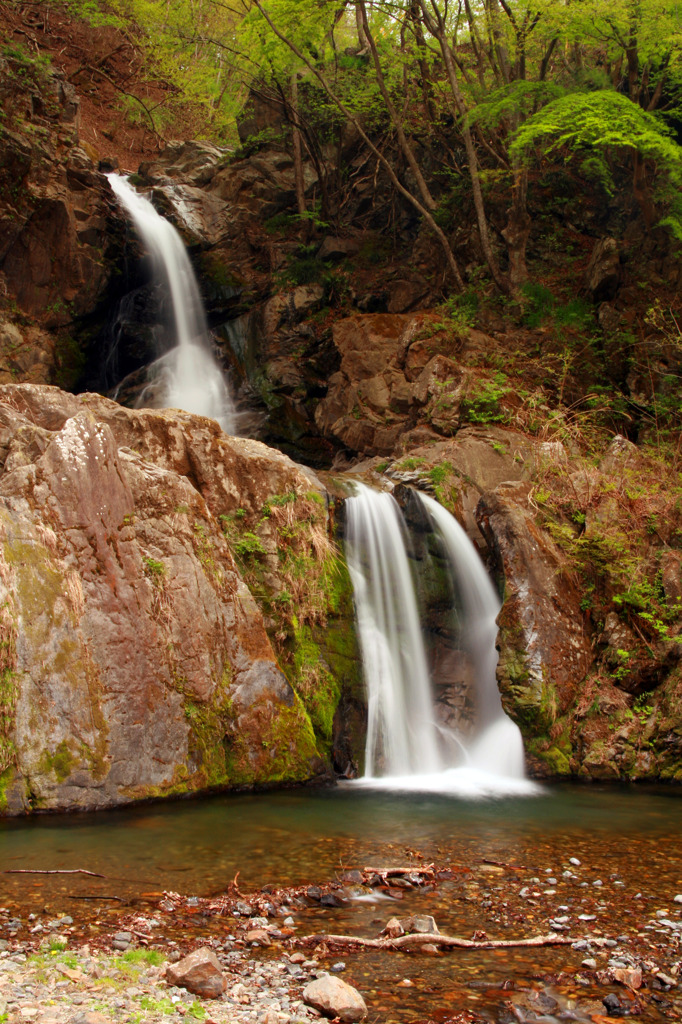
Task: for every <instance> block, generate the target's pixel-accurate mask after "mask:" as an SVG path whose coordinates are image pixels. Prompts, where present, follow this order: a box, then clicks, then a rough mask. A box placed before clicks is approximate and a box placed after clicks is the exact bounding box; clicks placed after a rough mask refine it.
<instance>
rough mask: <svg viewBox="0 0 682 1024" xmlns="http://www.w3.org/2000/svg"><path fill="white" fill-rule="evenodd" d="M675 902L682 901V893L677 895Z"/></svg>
mask: <svg viewBox="0 0 682 1024" xmlns="http://www.w3.org/2000/svg"><path fill="white" fill-rule="evenodd" d="M673 903H682V893H679V894H678V895H677V896H675V897H674V899H673Z"/></svg>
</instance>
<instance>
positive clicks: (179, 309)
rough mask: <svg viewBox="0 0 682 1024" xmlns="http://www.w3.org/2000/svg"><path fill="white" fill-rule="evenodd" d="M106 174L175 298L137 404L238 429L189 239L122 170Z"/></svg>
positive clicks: (230, 430) (156, 271)
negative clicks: (216, 355)
mask: <svg viewBox="0 0 682 1024" xmlns="http://www.w3.org/2000/svg"><path fill="white" fill-rule="evenodd" d="M107 177H108V179H109V184H110V185H111V188H112V190H113V192H114V194H115V196H116V198H117V199H118V201H119V203H120V204H121V206H122V207H123V208H124V210H125V211H126V212H127V213H128V214H129V216H130V217H131V219H132V221H133V223H134V225H135V228H136V230H137V232H138V233H139V235H140V238H141V240H142V242H143V244H144V246H145V247H146V249H147V250H148V252H149V254H150V256H151V258H152V264H153V268H154V275H155V279H156V280H157V281H158V282H159V283H160V284H161V285H162V287H163V288H164V290H165V291H166V293H167V294H168V297H169V300H170V301H169V307H170V310H169V320H170V323H169V324H168V331H167V337H169V338H170V343H169V344H167V347H166V350H165V351H164V352H161V353H160V354H159V357H158V359H156V361H155V362H154V363H152V365H151V366H150V368H149V377H150V379H149V384H148V386H147V388H145V390H144V391H143V393H142V395H141V397H140V401H139V403H138V404H139V405H140V406H148V407H152V408H171V409H182V410H184V411H185V412H192V413H197V414H199V415H201V416H209V417H211V418H212V419H215V420H217V421H218V423H220V425H221V427H222V428H223V430H224V431H225V432H226V433H235V428H236V420H237V417H236V413H235V407H234V402H233V400H232V396H231V394H230V390H229V388H228V385H227V382H226V380H225V377H224V376H223V373H222V371H221V369H220V367H219V366H218V363H217V362H216V360H215V358H214V357H213V353H212V351H211V349H212V343H211V337H210V334H209V331H208V325H207V323H206V316H205V314H204V307H203V303H202V301H201V295H200V293H199V286H198V284H197V279H196V276H195V274H194V271H193V269H192V265H191V263H190V261H189V257H188V255H187V250H186V249H185V245H184V243H183V241H182V239H181V238H180V235H179V234H178V232H177V231H176V230H175V228H174V227H173V225H172V224H171V223H170V221H167V220H165V218H163V217H162V216H161V215H160V214H159V213H157V211H156V210H155V209H154V207H153V206H152V204H151V203H150V202H149V200H148V199H146V198H145V197H144V196H142V195H140V194H139V193H138V192H136V191H135V189H134V188H133V186H132V185H131V184H130V183H129V182H128V181H127V179H126V178H123V177H121V175H119V174H109V175H107Z"/></svg>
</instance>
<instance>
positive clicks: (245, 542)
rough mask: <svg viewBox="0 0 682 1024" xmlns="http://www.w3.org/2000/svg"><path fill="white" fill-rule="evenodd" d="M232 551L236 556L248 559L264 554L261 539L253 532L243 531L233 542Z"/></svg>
mask: <svg viewBox="0 0 682 1024" xmlns="http://www.w3.org/2000/svg"><path fill="white" fill-rule="evenodd" d="M234 553H235V554H236V555H237V557H238V558H245V559H250V558H254V557H256V556H260V555H264V554H266V551H265V546H264V545H263V541H262V540H261V539H260V537H258V536H257V535H256V534H255V533H252V532H251V531H247V532H246V533H243V534H242V535H241V536H240V537H239V539H238V540H237V541H235V544H234Z"/></svg>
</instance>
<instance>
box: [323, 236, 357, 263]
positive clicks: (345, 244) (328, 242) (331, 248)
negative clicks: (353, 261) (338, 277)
mask: <svg viewBox="0 0 682 1024" xmlns="http://www.w3.org/2000/svg"><path fill="white" fill-rule="evenodd" d="M359 248H360V244H359V242H358V241H357V239H355V238H333V237H331V236H327V238H325V239H324V240H323V242H322V245H321V246H320V248H319V249H318V251H317V255H318V256H319V258H320V259H321V260H330V261H332V262H334V261H338V260H345V259H346V257H348V256H353V255H354V254H355V253H356V252H358V250H359Z"/></svg>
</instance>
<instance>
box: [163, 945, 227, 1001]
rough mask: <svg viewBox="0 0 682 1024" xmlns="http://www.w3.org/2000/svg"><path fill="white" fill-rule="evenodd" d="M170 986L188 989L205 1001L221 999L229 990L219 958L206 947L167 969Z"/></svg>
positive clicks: (167, 979)
mask: <svg viewBox="0 0 682 1024" xmlns="http://www.w3.org/2000/svg"><path fill="white" fill-rule="evenodd" d="M166 981H167V982H168V984H169V985H177V986H178V988H186V989H187V991H188V992H193V993H194V994H195V995H197V996H202V997H203V998H204V999H219V998H220V996H221V995H222V994H223V992H224V991H225V989H226V988H227V981H226V980H225V977H224V975H223V972H222V968H221V966H220V963H219V961H218V957H217V956H216V955H215V953H214V952H213V950H211V949H208V948H207V947H206V946H204V947H202V948H201V949H195V950H194V952H193V953H190V954H189V956H186V957H183V959H182V960H178V962H177V963H176V964H169V965H168V966H167V967H166Z"/></svg>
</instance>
